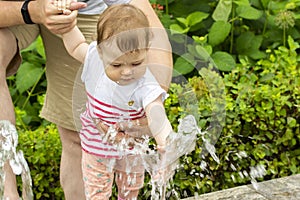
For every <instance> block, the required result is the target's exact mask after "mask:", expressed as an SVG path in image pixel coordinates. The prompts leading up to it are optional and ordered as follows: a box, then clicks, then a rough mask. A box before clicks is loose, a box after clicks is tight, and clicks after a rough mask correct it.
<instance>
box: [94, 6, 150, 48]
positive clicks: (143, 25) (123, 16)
mask: <svg viewBox="0 0 300 200" xmlns="http://www.w3.org/2000/svg"><path fill="white" fill-rule="evenodd" d="M149 27H150V25H149V21H148V19H147V17H146V15H145V14H144V13H143V11H141V10H140V9H138V8H137V7H135V6H133V5H130V4H117V5H113V6H110V7H108V8H107V9H106V10H105V11H104V12H103V13H102V14H101V15H100V17H99V20H98V24H97V43H98V45H99V44H101V42H103V41H108V40H109V39H111V38H112V37H113V36H116V37H115V39H116V40H115V41H116V44H117V46H118V48H119V49H120V50H121V51H122V52H130V51H136V50H139V49H145V48H148V47H149V43H150V42H149V41H150V38H151V31H150V28H149Z"/></svg>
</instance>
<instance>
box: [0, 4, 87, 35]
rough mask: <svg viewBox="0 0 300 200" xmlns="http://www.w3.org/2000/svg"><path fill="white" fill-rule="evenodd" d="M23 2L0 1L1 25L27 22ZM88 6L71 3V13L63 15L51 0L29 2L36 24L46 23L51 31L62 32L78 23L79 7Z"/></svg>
mask: <svg viewBox="0 0 300 200" xmlns="http://www.w3.org/2000/svg"><path fill="white" fill-rule="evenodd" d="M22 5H23V2H20V1H19V2H18V1H0V19H5V20H0V27H1V28H2V27H9V26H14V25H20V24H25V23H24V21H23V17H22V14H21V8H22ZM84 7H86V4H84V3H80V2H78V3H77V2H73V3H71V6H70V9H71V10H74V11H72V12H71V14H70V15H61V13H62V11H61V10H58V9H57V7H55V6H54V5H53V4H52V3H51V0H36V1H31V2H29V4H28V11H29V15H30V18H31V20H32V21H33V22H34V23H36V24H43V25H45V26H46V27H47V28H48V29H49V30H50V31H51V32H53V33H55V34H62V33H65V32H68V31H70V30H71V29H72V28H73V27H74V26H75V25H76V16H77V9H80V8H84Z"/></svg>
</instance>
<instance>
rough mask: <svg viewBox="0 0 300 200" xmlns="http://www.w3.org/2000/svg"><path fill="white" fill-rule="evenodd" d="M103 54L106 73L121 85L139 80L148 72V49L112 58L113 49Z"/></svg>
mask: <svg viewBox="0 0 300 200" xmlns="http://www.w3.org/2000/svg"><path fill="white" fill-rule="evenodd" d="M101 54H102V55H101V58H102V60H103V64H104V66H105V73H106V75H107V76H108V78H110V79H111V80H112V81H114V82H116V83H118V84H119V85H128V84H131V83H133V82H135V81H138V80H139V79H140V78H141V77H142V76H143V75H144V74H145V72H146V66H147V65H146V63H147V50H139V51H134V52H127V53H125V54H123V55H121V56H119V57H118V58H117V59H111V55H112V52H111V51H109V52H105V51H102V53H101Z"/></svg>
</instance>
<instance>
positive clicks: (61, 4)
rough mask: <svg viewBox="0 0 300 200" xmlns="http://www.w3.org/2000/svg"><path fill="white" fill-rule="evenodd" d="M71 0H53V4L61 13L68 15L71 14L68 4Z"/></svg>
mask: <svg viewBox="0 0 300 200" xmlns="http://www.w3.org/2000/svg"><path fill="white" fill-rule="evenodd" d="M71 2H73V1H71V0H53V5H54V6H56V7H57V9H58V10H60V11H62V14H64V15H69V14H71V12H72V11H71V10H70V5H71Z"/></svg>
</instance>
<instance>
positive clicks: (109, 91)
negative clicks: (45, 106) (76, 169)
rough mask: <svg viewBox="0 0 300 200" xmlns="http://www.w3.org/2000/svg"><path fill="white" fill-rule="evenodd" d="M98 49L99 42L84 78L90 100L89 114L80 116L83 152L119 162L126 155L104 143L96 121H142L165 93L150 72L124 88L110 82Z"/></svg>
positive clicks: (91, 50) (92, 47)
mask: <svg viewBox="0 0 300 200" xmlns="http://www.w3.org/2000/svg"><path fill="white" fill-rule="evenodd" d="M96 46H97V44H96V42H92V43H91V44H90V46H89V49H88V52H87V55H86V59H85V62H84V67H83V72H82V75H81V79H82V81H83V83H84V84H85V89H86V92H87V97H88V98H87V102H86V110H85V112H83V113H82V114H81V116H80V118H81V122H82V129H81V131H80V138H81V146H82V149H83V150H84V151H86V152H88V153H90V154H93V155H97V156H99V157H106V158H119V157H120V156H121V155H123V152H118V151H117V150H116V147H115V146H113V145H111V144H108V143H105V142H103V141H102V140H103V136H104V134H103V133H100V132H99V131H98V129H97V128H96V125H95V123H94V119H100V120H102V121H103V122H105V123H106V124H107V125H112V124H115V123H117V122H120V121H129V120H134V119H139V118H142V117H144V116H145V107H146V106H147V105H148V104H149V103H151V102H152V101H154V100H155V99H156V98H157V97H159V96H160V95H162V96H163V98H165V97H166V92H165V90H163V89H162V88H161V87H160V85H159V84H158V82H157V81H156V79H155V78H154V76H153V75H152V74H151V72H150V71H149V70H148V69H147V70H146V73H145V75H144V76H143V77H142V78H141V79H140V80H138V81H137V82H134V83H131V84H129V85H123V86H121V85H118V84H117V83H115V82H114V81H112V80H110V79H109V78H108V77H107V76H106V74H105V71H104V66H103V63H102V60H101V59H100V57H99V54H98V51H97V49H96ZM129 151H130V150H129Z"/></svg>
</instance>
